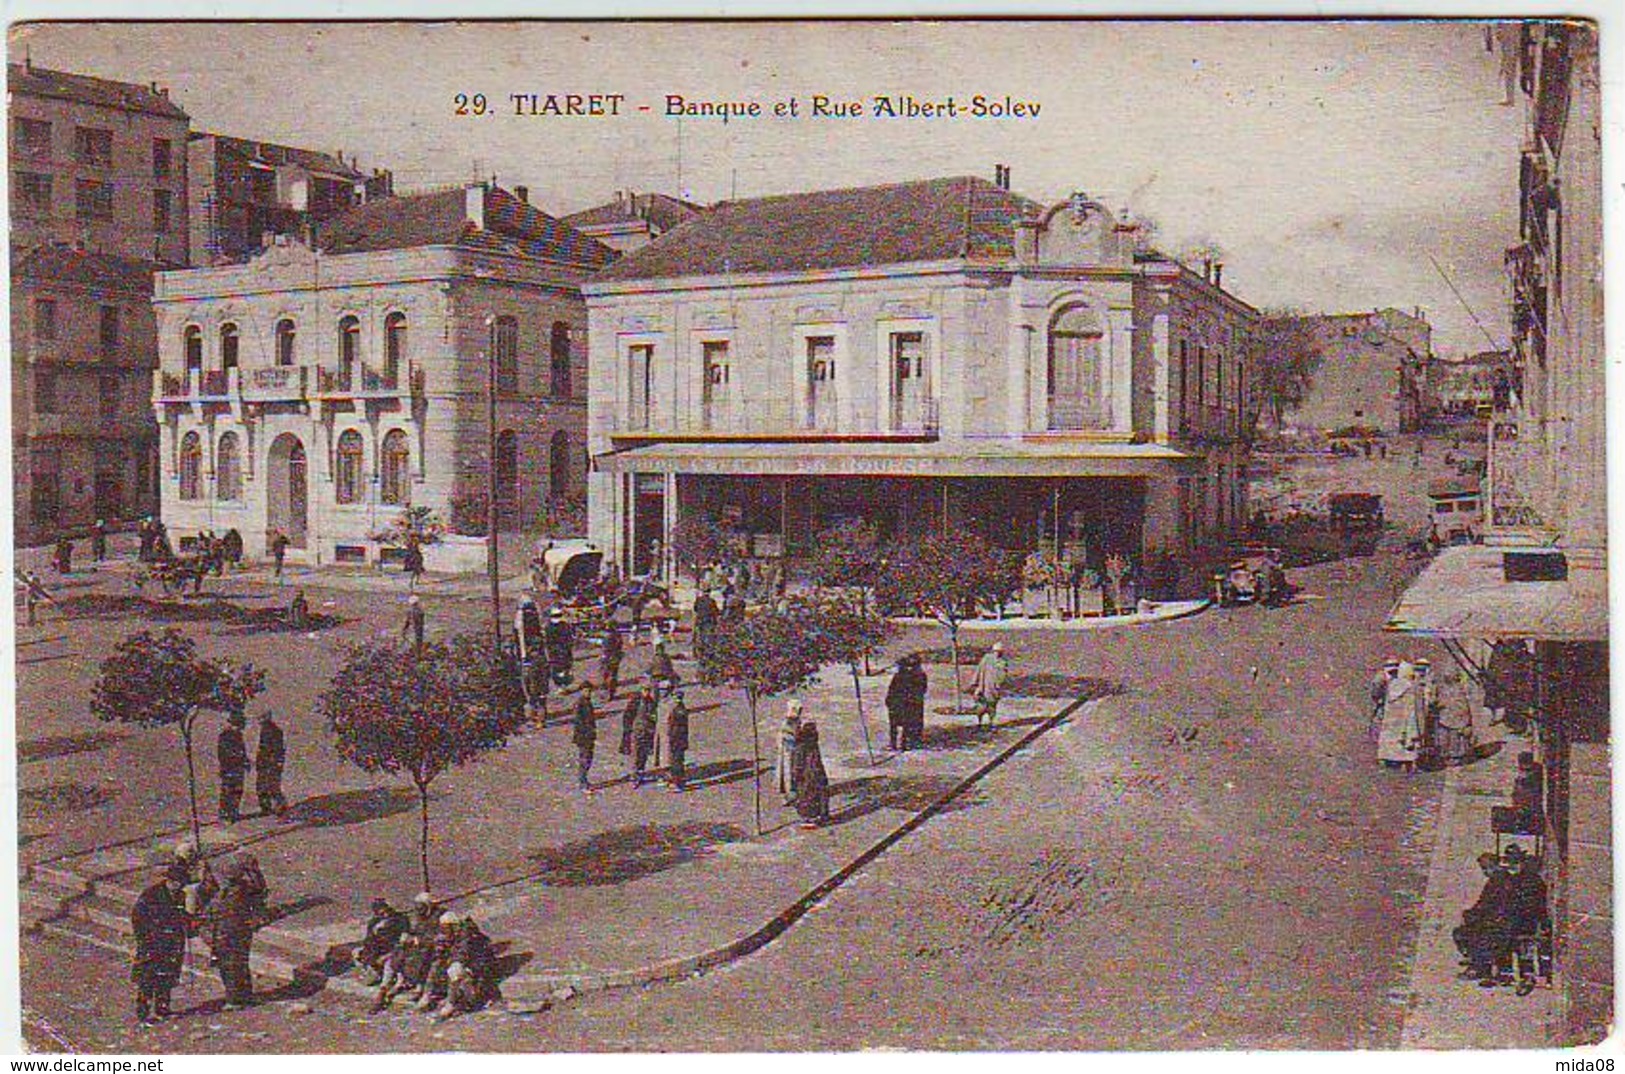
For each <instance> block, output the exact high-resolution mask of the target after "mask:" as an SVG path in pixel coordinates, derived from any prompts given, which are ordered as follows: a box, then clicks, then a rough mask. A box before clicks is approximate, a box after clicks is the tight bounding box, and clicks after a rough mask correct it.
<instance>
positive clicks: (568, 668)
mask: <svg viewBox="0 0 1625 1074" xmlns="http://www.w3.org/2000/svg"><path fill="white" fill-rule="evenodd" d="M543 641H544V643H545V644H546V646H547V669H548V671H549V673H551V675H552V677H553V685H555V686H568V685H569V684H570V676H571V673H572V672H573V671H574V669H575V644H576V632H575V628H574V627H572V626H571V625H570V624H569V623H568V622H566V621H565V618H564V610H563V609H562V608H558V607H554V608H551V609H549V611H548V613H547V633H546V636H545V637H544V638H543Z"/></svg>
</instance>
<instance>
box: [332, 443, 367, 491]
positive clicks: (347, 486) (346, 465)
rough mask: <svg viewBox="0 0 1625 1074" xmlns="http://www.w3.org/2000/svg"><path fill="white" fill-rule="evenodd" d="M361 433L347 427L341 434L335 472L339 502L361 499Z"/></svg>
mask: <svg viewBox="0 0 1625 1074" xmlns="http://www.w3.org/2000/svg"><path fill="white" fill-rule="evenodd" d="M361 462H362V450H361V434H360V433H358V432H356V431H355V430H354V429H346V430H345V431H344V432H342V433H340V434H339V454H338V466H337V469H336V470H335V471H334V473H333V478H334V484H335V485H336V486H337V491H336V498H337V500H338V502H339V503H358V502H359V501H360V500H361Z"/></svg>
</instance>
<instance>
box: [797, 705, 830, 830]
mask: <svg viewBox="0 0 1625 1074" xmlns="http://www.w3.org/2000/svg"><path fill="white" fill-rule="evenodd" d="M791 767H792V769H793V771H794V773H795V777H794V779H795V803H796V813H797V814H799V815H800V817H801V823H802V827H804V828H816V827H818V826H819V825H822V824H826V823H828V821H829V773H828V772H826V771H825V770H824V756H823V753H822V751H821V750H820V749H819V746H818V724H817V723H815V722H814V721H812V720H803V721H802V722H801V728H800V730H798V731H797V732H796V745H795V752H794V755H793V757H792V760H791Z"/></svg>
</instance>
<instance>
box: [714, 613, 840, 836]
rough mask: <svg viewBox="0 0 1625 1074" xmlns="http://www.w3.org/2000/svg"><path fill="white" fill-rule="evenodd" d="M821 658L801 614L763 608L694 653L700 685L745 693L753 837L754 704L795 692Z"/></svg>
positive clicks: (758, 794)
mask: <svg viewBox="0 0 1625 1074" xmlns="http://www.w3.org/2000/svg"><path fill="white" fill-rule="evenodd" d="M824 659H826V657H825V656H824V654H823V653H822V652H821V647H820V644H819V642H818V640H817V639H816V638H814V637H813V636H812V634H811V633H810V632H809V631H808V630H807V622H806V618H805V616H804V615H797V614H793V613H792V614H781V613H779V612H776V611H771V610H763V611H759V612H752V613H750V614H748V615H746V616H745V618H744V619H742V620H740V621H738V622H735V623H732V624H730V625H729V627H728V629H727V630H720V631H718V632H717V636H716V637H715V638H714V639H713V640H712V641H711V643H710V644H708V645H707V646H706V647H705V650H704V651H703V652H702V653H700V681H701V682H705V683H709V684H712V685H716V686H728V687H733V688H734V689H737V690H743V691H744V693H745V704H746V705H747V706H749V708H750V756H751V766H752V767H751V775H752V780H753V782H754V784H755V788H754V789H755V809H756V834H757V835H761V834H762V749H761V733H760V730H759V728H760V725H759V723H758V705H759V703H760V702H761V700H762V699H763V698H765V697H776V696H778V695H779V694H785V693H789V692H790V691H791V690H796V689H800V688H801V687H802V686H804V685H806V684H807V682H808V681H809V680H810V679H811V678H812V677H813V676H814V675H816V674H818V668H819V666H820V665H821V664H822V663H823V661H824Z"/></svg>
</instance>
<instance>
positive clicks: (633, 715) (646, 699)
mask: <svg viewBox="0 0 1625 1074" xmlns="http://www.w3.org/2000/svg"><path fill="white" fill-rule="evenodd" d="M654 703H655V688H654V684H653V683H651V682H645V683H644V684H643V685H641V686H639V687H638V689H637V690H636V691H635V692H634V693H633V694H632V699H631V700H630V701H628V702H627V703H626V707H625V708H624V709H622V710H621V746H620V751H619V752H620V754H621V756H622V757H625V758H626V759H627V763H628V764H630V763H631V758H632V738H633V733H634V730H635V729H636V727H637V724H638V718H639V716H640V714H641V713H642V712H643V710H644V708H645V707H649V708H653V707H654Z"/></svg>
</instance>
